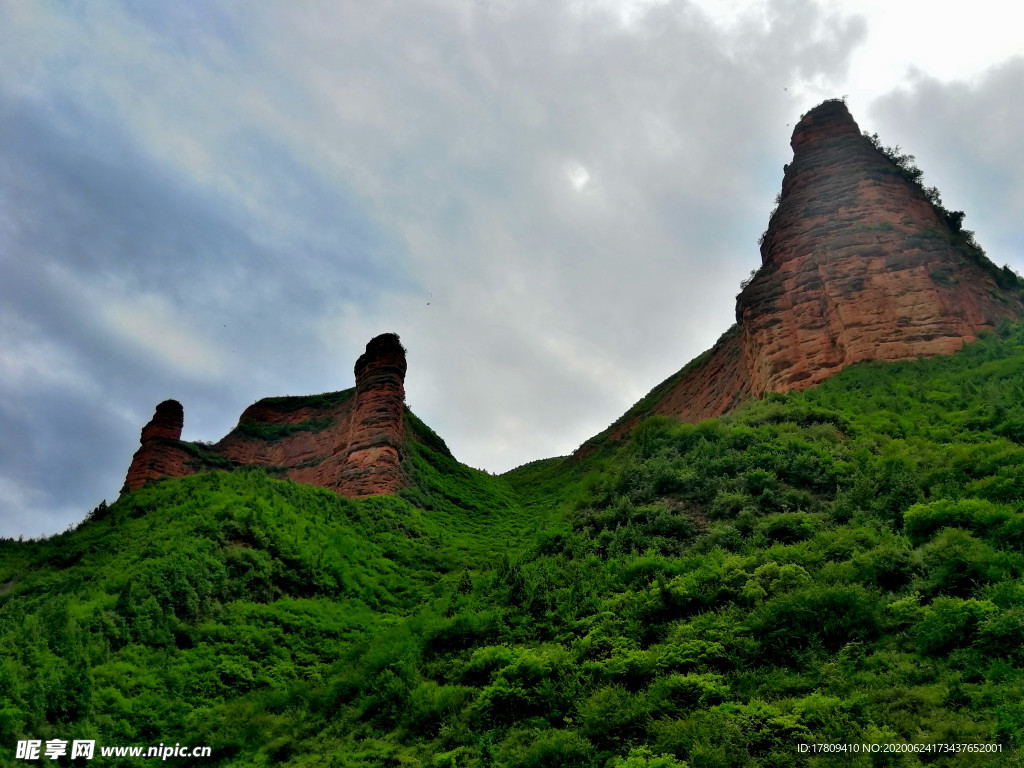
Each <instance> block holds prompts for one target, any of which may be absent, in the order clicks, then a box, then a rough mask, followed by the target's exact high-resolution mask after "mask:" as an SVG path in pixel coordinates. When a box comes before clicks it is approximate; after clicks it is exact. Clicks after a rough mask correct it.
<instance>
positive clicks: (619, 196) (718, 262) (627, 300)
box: [0, 0, 1024, 537]
mask: <svg viewBox="0 0 1024 768" xmlns="http://www.w3.org/2000/svg"><path fill="white" fill-rule="evenodd" d="M1022 41H1024V38H1021V36H1020V35H1019V25H1017V24H1015V23H1011V22H1010V20H1008V19H1007V17H1006V5H1005V3H1003V2H1001V0H1000V2H989V1H988V0H974V2H972V3H971V4H970V6H969V10H967V9H965V6H963V5H962V4H961V3H956V4H954V3H951V2H950V3H943V2H935V1H934V0H933V1H931V2H916V1H915V0H903V1H902V2H899V3H894V2H892V1H891V0H884V1H883V0H879V1H878V2H875V1H874V0H843V1H841V2H815V0H766V1H764V2H752V1H747V0H734V1H732V2H727V1H724V0H699V1H698V0H630V1H628V2H627V1H625V0H623V1H621V2H615V1H614V0H603V1H587V0H516V1H514V2H513V1H511V0H508V1H506V0H445V1H443V2H442V1H441V0H402V2H391V1H389V0H378V1H377V2H374V3H362V2H338V0H322V1H319V0H297V1H295V2H287V3H283V2H282V3H256V4H243V3H239V2H233V1H228V0H220V1H219V2H218V1H217V0H213V1H211V0H202V2H199V0H179V1H178V2H175V3H135V2H113V1H110V2H64V1H62V2H57V0H53V1H52V2H48V1H47V0H40V1H39V2H21V1H20V0H0V536H7V537H17V536H25V537H34V536H39V535H46V534H52V533H55V532H59V531H61V530H64V529H65V528H67V527H68V526H69V525H74V524H76V523H78V522H79V521H80V520H82V518H83V517H84V516H85V515H86V514H87V513H88V512H89V510H91V509H92V508H93V507H94V506H96V505H97V504H98V503H99V502H100V501H101V500H103V499H106V500H107V501H113V500H114V499H115V498H116V497H117V494H118V491H119V489H120V486H121V484H122V482H123V480H124V475H125V472H126V470H127V468H128V465H129V463H130V461H131V456H132V454H133V452H134V451H135V450H136V448H137V447H138V439H139V431H140V430H141V428H142V426H143V425H144V424H145V423H146V422H147V421H148V420H149V418H150V417H151V416H152V413H153V409H154V406H155V405H156V404H157V403H158V402H160V401H162V400H164V399H167V398H175V399H177V400H179V401H180V402H181V403H182V404H183V406H184V410H185V429H184V434H183V437H184V438H185V439H190V440H210V441H214V440H218V439H219V438H220V437H222V436H223V435H224V434H225V433H227V432H228V431H229V430H230V429H231V428H232V427H233V426H234V425H235V423H236V422H237V419H238V416H239V414H240V413H241V412H242V410H243V409H244V408H245V407H246V406H247V405H248V404H250V403H252V402H254V401H255V400H257V399H259V398H261V397H266V396H272V395H285V394H312V393H317V392H324V391H334V390H338V389H344V388H347V387H350V386H352V385H353V377H352V366H353V365H354V363H355V360H356V358H357V357H358V356H359V354H360V353H361V352H362V350H363V348H364V346H365V344H366V342H367V341H368V340H369V339H370V338H372V337H373V336H375V335H377V334H380V333H384V332H392V331H393V332H396V333H398V334H399V335H400V336H401V338H402V340H403V343H404V344H405V346H406V348H407V349H408V364H409V370H408V374H407V377H406V398H407V402H408V403H409V405H410V407H411V408H412V409H413V410H414V411H415V412H416V413H417V415H419V416H420V417H421V418H422V419H424V420H425V421H426V422H427V423H428V424H430V425H431V426H432V427H433V428H434V430H435V431H437V432H438V433H439V434H440V435H441V436H442V437H443V438H444V439H445V440H446V441H447V443H448V445H449V446H450V447H451V449H452V451H453V452H454V454H455V455H456V457H458V458H459V459H460V460H462V461H463V462H465V463H467V464H469V465H471V466H475V467H479V468H483V469H487V470H489V471H493V472H502V471H505V470H508V469H510V468H512V467H514V466H517V465H519V464H522V463H524V462H527V461H531V460H534V459H539V458H545V457H548V456H556V455H564V454H567V453H569V452H571V451H572V450H573V449H574V448H575V447H577V446H578V445H579V444H580V443H582V442H583V441H584V440H585V439H587V438H588V437H590V436H592V435H593V434H595V433H597V432H599V431H600V430H602V429H603V428H604V427H606V426H607V425H608V424H610V423H611V422H612V421H613V420H615V419H616V418H617V417H618V416H619V415H621V413H622V412H624V411H625V410H626V409H627V408H628V407H629V406H630V405H631V404H632V403H634V402H635V401H636V400H638V399H639V398H640V397H642V396H643V395H644V394H645V393H646V392H648V391H649V390H650V389H651V388H652V387H653V386H655V385H656V384H657V383H658V382H660V381H661V380H663V379H664V378H666V377H667V376H669V375H670V374H671V373H673V372H674V371H676V370H678V369H679V368H680V367H682V366H683V364H685V363H686V362H687V361H688V360H690V359H691V358H693V357H694V356H696V355H697V354H699V353H700V352H701V351H703V350H704V349H706V348H708V347H709V346H710V345H711V344H712V343H714V341H715V339H716V338H717V337H718V336H719V335H720V334H721V333H722V332H723V331H724V330H725V329H726V328H728V327H729V325H730V324H731V323H732V322H733V320H734V309H735V295H736V293H737V292H738V290H739V283H740V281H741V280H742V279H743V278H744V277H746V276H747V275H748V274H749V273H750V271H751V270H753V269H755V268H756V267H757V266H759V263H760V258H759V254H758V249H757V240H758V236H759V235H760V233H761V232H762V231H763V230H764V228H765V226H766V224H767V219H768V215H769V212H770V210H771V209H772V206H773V200H774V197H775V195H776V194H777V193H778V191H779V189H780V185H781V179H782V166H783V164H784V163H786V162H789V160H790V159H791V157H792V152H791V150H790V148H789V137H790V135H791V133H792V130H793V126H794V125H795V124H796V122H797V121H798V120H799V118H800V115H801V113H803V112H805V111H807V110H808V109H809V108H811V107H812V106H814V105H815V104H817V103H819V102H820V101H822V100H824V99H826V98H832V97H845V98H846V101H847V105H848V106H849V108H850V110H851V112H852V114H853V116H854V118H855V119H856V120H857V121H858V123H859V125H860V127H861V128H862V129H865V130H868V131H870V132H877V133H878V134H879V135H880V137H881V139H882V141H883V143H885V144H887V145H896V144H898V145H900V146H901V147H902V148H903V149H904V150H905V151H909V152H911V153H913V154H914V155H916V157H917V162H918V165H919V166H920V167H921V168H922V169H923V171H924V174H925V175H924V180H925V183H926V184H928V185H934V186H937V187H938V188H939V190H940V191H941V192H942V195H943V201H944V203H945V204H946V206H947V207H948V208H951V209H962V210H965V211H966V212H967V219H966V222H965V226H967V227H968V228H970V229H973V230H974V231H975V232H976V235H977V239H978V241H979V242H980V243H981V244H982V246H983V247H984V248H985V249H986V251H987V252H988V254H989V256H990V257H991V258H992V260H993V261H995V262H996V263H997V264H1000V265H1002V264H1009V265H1010V266H1011V267H1012V268H1014V269H1016V270H1017V271H1018V272H1022V271H1024V219H1022V218H1021V216H1020V211H1021V210H1024V148H1022V144H1021V141H1020V138H1019V126H1020V125H1022V124H1024V99H1022V98H1021V94H1022V93H1024V42H1022Z"/></svg>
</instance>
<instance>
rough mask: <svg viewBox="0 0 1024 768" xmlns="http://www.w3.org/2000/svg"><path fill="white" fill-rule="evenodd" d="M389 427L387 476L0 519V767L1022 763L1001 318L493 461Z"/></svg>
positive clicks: (157, 493)
mask: <svg viewBox="0 0 1024 768" xmlns="http://www.w3.org/2000/svg"><path fill="white" fill-rule="evenodd" d="M406 421H407V425H408V429H409V431H410V437H411V438H413V439H412V440H410V442H409V446H410V448H409V450H410V456H409V459H408V462H407V466H406V471H407V472H408V473H409V474H410V476H411V477H412V478H413V479H414V481H415V483H414V485H413V487H411V488H409V489H406V490H404V491H402V492H401V493H400V494H398V495H397V496H392V497H378V498H372V499H365V500H358V501H353V500H347V499H342V498H339V497H337V496H335V495H334V494H332V493H330V492H328V491H326V490H323V489H319V488H314V487H307V486H301V485H297V484H295V483H292V482H288V481H279V480H275V479H273V478H271V477H270V476H268V475H267V474H266V473H265V472H263V471H235V472H212V473H204V474H199V475H195V476H191V477H186V478H183V479H179V480H166V481H163V482H160V483H157V484H154V485H151V486H149V487H147V488H145V489H143V490H140V491H138V492H136V493H133V494H131V495H129V496H127V497H125V498H123V499H121V500H120V501H118V502H117V503H115V504H113V505H111V506H110V507H105V506H101V507H100V508H98V509H97V510H95V511H94V512H93V513H92V514H91V515H90V516H89V518H88V519H87V520H86V521H85V522H84V523H83V524H82V525H81V526H79V527H78V528H77V529H76V530H74V531H70V532H68V533H65V534H63V535H60V536H56V537H53V538H51V539H48V540H46V541H38V542H16V541H3V542H0V764H3V765H6V764H12V765H15V764H17V765H26V764H31V763H26V762H25V761H18V760H15V758H14V745H15V743H16V742H17V741H18V740H19V739H30V738H31V739H41V740H46V739H51V738H61V739H69V740H70V739H74V738H89V739H96V740H97V743H98V744H104V745H106V744H111V745H125V744H128V745H132V744H134V745H150V744H158V743H165V744H173V743H175V742H180V743H182V744H188V745H208V746H210V747H212V748H213V757H212V758H210V759H203V760H198V759H197V760H195V761H194V762H191V763H190V762H187V761H185V760H180V761H178V762H177V763H176V762H175V760H174V759H170V760H167V761H166V764H168V765H174V764H178V765H204V766H271V765H274V766H278V765H282V766H307V765H308V766H314V765H315V766H338V767H339V768H340V767H342V766H344V767H346V768H348V767H355V766H360V767H366V768H368V767H369V766H452V767H458V768H462V767H467V768H468V767H470V766H473V767H476V766H481V767H483V766H496V767H497V766H508V767H511V766H538V767H539V766H545V767H547V766H580V767H581V768H582V767H587V768H589V767H593V768H604V767H606V766H607V767H608V768H614V767H617V768H655V767H657V768H678V767H679V766H684V765H686V766H691V768H698V767H699V768H704V767H709V766H816V765H843V766H848V765H849V766H880V765H901V766H914V765H927V766H946V765H950V766H952V765H956V766H975V765H992V766H996V765H998V766H1004V765H1015V764H1021V763H1022V762H1024V750H1022V746H1024V581H1022V578H1021V577H1022V575H1024V445H1022V444H1024V326H1021V325H1012V326H1005V327H1003V328H1001V329H1000V330H999V331H998V332H997V333H993V334H990V335H988V336H987V337H985V338H983V339H981V340H979V341H978V342H976V343H974V344H972V345H970V346H969V347H967V348H966V349H965V350H964V351H963V352H961V353H959V354H957V355H953V356H949V357H942V358H932V359H928V360H921V361H917V362H908V363H899V364H875V363H872V364H862V365H858V366H854V367H852V368H849V369H847V370H845V371H843V372H842V373H840V374H838V375H837V376H835V377H833V378H832V379H830V380H828V381H826V382H825V383H823V384H821V385H819V386H818V387H816V388H814V389H812V390H808V391H806V392H803V393H796V394H790V395H785V396H781V395H770V396H769V397H768V398H766V399H765V400H764V401H762V402H754V403H750V404H749V405H747V406H745V407H744V408H742V409H741V410H740V411H738V412H737V413H735V414H733V415H731V416H728V417H723V418H721V419H713V420H710V421H706V422H703V423H701V424H698V425H680V424H676V423H673V422H671V421H670V420H667V419H664V418H652V419H648V420H647V421H645V422H642V423H641V424H640V426H639V427H637V429H636V430H634V433H633V435H632V437H631V439H630V440H629V441H627V442H623V443H618V444H612V443H610V442H607V441H606V442H604V443H602V444H601V445H600V446H599V447H598V448H597V449H596V451H595V452H594V453H593V454H591V455H590V456H588V457H587V458H585V459H582V460H571V459H549V460H545V461H539V462H534V463H532V464H529V465H526V466H524V467H520V468H518V469H516V470H514V471H512V472H510V473H508V474H507V475H505V476H503V477H492V476H490V475H488V474H486V473H483V472H479V471H476V470H471V469H469V468H467V467H464V466H463V465H461V464H458V463H457V462H456V461H455V460H454V459H453V458H452V457H451V455H450V453H449V452H448V450H447V448H446V447H445V446H444V443H443V442H442V441H441V440H440V439H439V438H438V437H437V436H436V435H434V434H433V433H432V432H430V430H429V429H428V428H427V427H426V426H424V425H423V424H422V423H421V422H420V421H419V420H418V419H416V418H415V417H414V416H412V415H411V414H409V415H408V417H407V420H406ZM814 744H819V745H820V744H833V745H834V744H846V745H854V744H855V745H857V748H858V751H857V752H846V753H839V754H832V755H826V754H815V753H814V752H813V751H811V748H808V751H800V747H801V745H814ZM872 744H877V745H887V744H894V745H907V744H910V745H919V747H918V748H924V749H926V750H928V751H924V752H920V753H912V752H911V753H908V752H903V751H895V752H884V751H877V752H872V751H871V747H870V745H872ZM943 744H945V745H957V744H965V745H966V744H976V745H986V747H983V748H999V749H1001V752H997V753H994V754H993V753H990V752H961V753H958V754H957V753H950V752H943V751H941V749H942V748H941V747H938V746H936V745H943ZM928 745H932V746H931V747H929V746H928ZM878 749H879V750H883V749H885V747H884V746H879V747H878ZM896 749H897V750H898V749H901V747H898V746H897V747H896ZM902 749H906V747H902ZM120 759H121V760H124V762H123V763H120V762H118V760H119V758H100V757H99V756H97V758H96V763H95V764H96V765H121V764H124V765H139V763H140V760H139V759H138V758H135V759H129V758H120ZM46 762H48V763H51V764H54V763H55V764H70V763H67V762H61V761H46ZM143 762H144V761H143ZM76 764H81V765H88V764H90V762H89V761H78V762H77V763H76Z"/></svg>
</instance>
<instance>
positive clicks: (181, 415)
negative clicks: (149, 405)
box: [121, 400, 189, 494]
mask: <svg viewBox="0 0 1024 768" xmlns="http://www.w3.org/2000/svg"><path fill="white" fill-rule="evenodd" d="M184 422H185V411H184V409H183V408H182V407H181V403H179V402H178V401H177V400H164V401H163V402H162V403H160V404H159V405H158V406H157V407H156V412H155V413H154V414H153V418H152V419H150V420H149V423H148V424H147V425H146V426H144V427H143V428H142V436H141V437H140V439H139V442H140V443H141V445H140V446H139V450H137V451H136V452H135V455H134V456H133V457H132V463H131V466H130V467H129V468H128V475H127V477H126V478H125V481H124V486H123V487H122V488H121V493H122V494H124V493H128V492H129V491H135V490H138V489H139V488H141V487H142V486H144V485H145V484H146V483H147V482H148V481H149V480H157V479H159V478H162V477H168V476H174V477H176V476H180V475H184V474H189V472H188V471H187V461H188V454H187V453H186V452H185V451H183V450H182V449H181V448H180V447H178V445H177V441H178V440H180V439H181V429H182V426H183V425H184Z"/></svg>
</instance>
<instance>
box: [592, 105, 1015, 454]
mask: <svg viewBox="0 0 1024 768" xmlns="http://www.w3.org/2000/svg"><path fill="white" fill-rule="evenodd" d="M791 146H792V148H793V161H792V162H791V163H790V164H788V165H787V166H785V168H784V176H783V181H782V194H781V196H780V202H779V206H778V208H777V209H776V211H775V212H774V213H773V215H772V217H771V220H770V222H769V225H768V230H767V231H766V232H765V235H764V238H763V240H762V243H761V267H760V269H759V270H758V271H757V273H756V274H755V275H754V276H753V277H752V279H751V280H750V282H749V283H748V284H746V285H745V286H744V288H743V290H742V291H741V292H740V294H739V296H738V297H737V299H736V320H737V325H736V326H734V328H733V329H731V330H730V331H729V332H727V333H726V334H725V335H724V336H723V337H722V339H720V340H719V342H718V344H716V345H715V347H714V348H712V349H711V350H709V352H706V353H704V354H703V355H701V356H700V357H698V358H697V359H696V360H694V361H693V362H692V363H690V364H689V365H688V366H686V367H685V368H684V369H683V370H681V371H680V372H679V373H677V374H675V375H674V376H672V377H670V378H669V379H668V380H666V381H665V382H663V383H662V384H661V385H659V386H658V387H656V388H655V389H654V390H653V391H652V392H651V393H650V394H649V395H648V396H647V397H646V398H644V400H643V401H641V402H640V403H638V404H637V406H634V408H632V409H630V411H629V412H627V413H626V414H625V415H624V416H623V417H622V418H621V419H619V421H617V422H616V423H615V424H613V425H612V427H611V428H610V429H609V430H607V431H606V432H605V433H602V435H601V436H599V437H612V438H617V437H621V436H622V435H624V434H625V433H626V432H628V431H629V429H630V428H631V427H632V426H633V425H635V424H636V423H637V422H638V421H640V420H641V419H643V418H645V417H647V416H650V415H655V414H663V415H669V416H675V417H678V418H680V419H682V420H684V421H689V422H695V421H699V420H701V419H705V418H709V417H712V416H719V415H722V414H724V413H728V412H729V411H731V410H733V409H734V408H735V407H736V406H737V405H738V404H739V403H740V402H742V401H743V400H744V399H746V398H747V397H750V396H754V397H760V396H763V395H764V394H765V393H767V392H786V391H789V390H793V389H803V388H805V387H808V386H811V385H813V384H816V383H818V382H820V381H822V380H823V379H826V378H828V377H829V376H832V375H833V374H835V373H837V372H838V371H840V370H841V369H843V368H845V367H846V366H848V365H852V364H853V363H857V362H861V361H864V360H885V361H894V360H907V359H914V358H917V357H920V356H925V355H935V354H945V353H949V352H955V351H957V350H959V349H960V348H961V346H962V345H963V344H964V343H966V342H971V341H973V340H974V339H975V337H976V334H977V332H978V331H979V330H981V329H983V328H992V327H993V326H995V325H996V324H998V323H999V322H1000V321H1002V320H1005V319H1010V318H1019V317H1021V316H1022V314H1024V304H1022V300H1021V283H1020V282H1019V280H1018V278H1017V277H1016V276H1015V275H1013V274H1012V273H1009V272H1008V271H1003V270H999V269H997V268H996V267H995V266H994V265H993V264H992V263H991V262H989V261H988V260H987V259H986V258H985V257H984V255H983V254H982V253H981V252H980V251H978V250H977V249H976V248H973V247H972V246H971V245H970V243H969V242H968V241H967V239H966V238H965V237H964V235H963V234H962V233H959V232H955V231H953V230H952V229H951V228H950V222H949V219H948V217H946V216H944V215H942V214H941V212H940V211H939V210H937V209H936V208H935V207H934V206H933V205H932V204H931V203H930V202H929V201H928V199H927V198H926V197H925V195H924V193H923V191H922V190H921V188H920V187H919V186H918V185H916V184H914V183H912V182H911V181H909V180H908V179H907V178H906V177H905V175H904V174H903V173H902V172H901V170H900V168H899V167H897V166H896V164H895V163H893V162H892V161H891V160H890V159H889V158H888V157H886V156H885V154H883V153H882V152H880V151H879V150H878V149H877V148H876V147H875V145H874V144H873V143H872V141H871V140H869V139H868V138H866V137H865V136H863V135H861V132H860V129H859V128H858V126H857V123H856V122H854V120H853V118H852V117H851V115H850V113H849V111H848V110H847V108H846V105H845V104H844V103H842V102H841V101H827V102H825V103H824V104H821V105H819V106H818V107H815V108H814V109H812V110H811V111H810V112H808V113H807V114H806V115H804V116H803V118H802V119H801V120H800V123H799V124H798V125H797V126H796V129H795V130H794V131H793V137H792V141H791ZM957 223H958V222H957ZM586 448H587V446H586V445H585V446H584V449H586Z"/></svg>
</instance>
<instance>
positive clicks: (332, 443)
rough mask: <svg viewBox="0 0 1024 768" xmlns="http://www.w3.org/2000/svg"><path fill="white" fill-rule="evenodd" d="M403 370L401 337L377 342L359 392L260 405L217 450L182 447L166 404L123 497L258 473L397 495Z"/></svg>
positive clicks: (176, 414)
mask: <svg viewBox="0 0 1024 768" xmlns="http://www.w3.org/2000/svg"><path fill="white" fill-rule="evenodd" d="M405 370H406V362H405V350H404V349H403V348H402V345H401V343H400V342H399V339H398V336H396V335H395V334H384V335H382V336H378V337H376V338H375V339H373V340H371V341H370V343H369V344H367V347H366V353H365V354H363V355H362V357H360V358H359V361H358V362H357V363H356V386H355V389H348V390H344V391H341V392H330V393H326V394H323V395H312V396H309V397H274V398H266V399H264V400H260V401H259V402H258V403H255V404H254V405H251V406H249V407H248V408H246V410H245V411H244V412H243V413H242V416H241V418H240V419H239V422H238V426H236V427H235V428H234V429H233V430H232V431H231V432H230V433H228V434H227V435H226V436H225V437H224V438H223V439H222V440H221V441H220V442H218V443H216V444H214V445H199V444H194V443H183V442H181V441H180V437H181V428H182V420H183V419H182V408H181V406H180V405H179V404H178V403H176V402H174V401H168V402H166V403H161V404H160V405H159V406H158V407H157V413H156V415H155V416H154V417H153V420H152V421H151V422H150V423H149V424H148V425H147V426H146V427H145V428H144V429H143V431H142V447H141V448H140V449H139V451H138V452H137V453H136V454H135V458H134V459H133V460H132V465H131V468H130V469H129V470H128V479H127V480H126V481H125V485H124V488H123V489H122V491H121V492H122V493H127V492H129V491H134V490H136V489H138V488H141V487H142V486H143V485H145V483H146V482H147V481H148V480H155V479H159V478H162V477H182V476H184V475H189V474H192V473H194V472H198V471H201V470H204V469H217V468H231V467H245V466H258V467H266V468H267V469H268V471H271V472H273V473H275V474H278V475H280V476H282V477H288V478H291V479H292V480H295V481H296V482H300V483H307V484H310V485H319V486H322V487H324V488H330V489H331V490H333V491H335V492H337V493H340V494H342V495H345V496H372V495H377V494H383V493H394V492H395V491H397V490H398V489H399V488H402V487H404V486H405V485H407V484H408V480H407V478H406V477H405V475H404V473H403V471H402V466H401V465H402V460H403V459H404V458H405V426H404V422H403V414H404V410H405V407H404V401H405V390H404V381H405Z"/></svg>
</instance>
